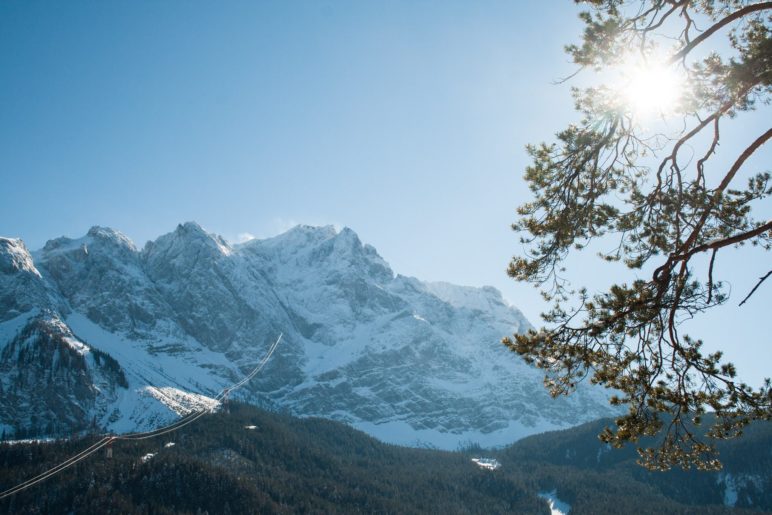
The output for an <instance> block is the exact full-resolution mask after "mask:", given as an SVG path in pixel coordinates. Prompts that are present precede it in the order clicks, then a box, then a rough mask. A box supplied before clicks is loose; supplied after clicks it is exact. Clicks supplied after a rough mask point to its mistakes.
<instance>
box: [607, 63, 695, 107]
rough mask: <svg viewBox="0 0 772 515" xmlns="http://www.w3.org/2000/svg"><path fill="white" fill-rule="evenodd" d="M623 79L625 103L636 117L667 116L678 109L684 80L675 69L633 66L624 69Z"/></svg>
mask: <svg viewBox="0 0 772 515" xmlns="http://www.w3.org/2000/svg"><path fill="white" fill-rule="evenodd" d="M623 76H624V84H623V87H622V88H621V90H622V91H621V93H622V96H623V100H624V103H625V105H626V106H627V108H628V109H629V110H630V112H631V113H632V114H634V115H635V116H637V117H639V118H644V117H656V116H667V115H668V114H670V113H672V112H673V111H674V110H675V108H676V107H677V106H678V104H679V101H680V99H681V94H682V91H683V86H684V80H683V77H681V76H680V75H679V74H678V73H676V71H675V70H674V69H673V68H672V67H667V66H663V65H656V64H651V63H649V64H642V63H636V64H630V65H626V66H625V67H624V69H623Z"/></svg>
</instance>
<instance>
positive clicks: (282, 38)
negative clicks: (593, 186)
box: [0, 0, 772, 383]
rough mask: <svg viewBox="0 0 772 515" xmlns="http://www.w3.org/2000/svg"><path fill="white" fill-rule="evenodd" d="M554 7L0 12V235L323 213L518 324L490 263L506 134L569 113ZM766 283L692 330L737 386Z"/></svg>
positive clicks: (191, 6) (515, 294)
mask: <svg viewBox="0 0 772 515" xmlns="http://www.w3.org/2000/svg"><path fill="white" fill-rule="evenodd" d="M576 13H577V9H576V7H575V6H574V5H573V2H570V1H567V0H566V1H549V2H545V1H543V0H541V1H517V2H512V1H480V2H467V1H463V2H452V1H448V0H442V1H430V0H415V1H404V2H399V1H388V2H386V1H351V2H344V1H334V2H333V1H330V2H325V1H323V0H319V1H309V2H300V1H275V2H268V1H265V2H258V1H249V2H221V3H212V2H174V1H166V2H124V1H121V2H117V1H116V2H93V1H82V2H47V3H43V2H21V1H7V2H3V3H0V70H2V72H0V73H2V77H1V78H0V174H1V175H0V177H1V178H2V184H3V186H2V199H3V201H2V203H0V234H2V235H5V236H14V237H21V238H23V239H24V240H25V241H26V242H27V244H28V246H29V247H31V248H33V249H35V248H39V247H41V246H42V245H43V244H44V243H45V241H46V240H47V239H50V238H53V237H57V236H60V235H67V236H72V237H77V236H80V235H82V234H84V233H85V232H86V231H87V230H88V228H89V227H90V226H92V225H97V224H98V225H107V226H111V227H114V228H116V229H119V230H121V231H122V232H124V233H126V234H127V235H128V236H129V237H131V238H132V239H133V240H134V241H135V242H136V243H137V244H138V245H140V246H141V245H143V244H144V242H145V241H147V240H148V239H154V238H156V237H157V236H158V235H160V234H163V233H166V232H169V231H171V230H173V229H174V227H175V226H176V224H177V223H179V222H182V221H187V220H195V221H197V222H199V223H200V224H201V225H202V226H204V227H205V228H206V229H208V230H210V231H212V232H216V233H218V234H221V235H223V236H225V237H226V238H228V239H230V240H236V239H238V238H239V237H240V235H243V234H252V235H255V236H258V237H265V236H271V235H274V234H277V233H279V232H281V231H283V230H285V229H287V228H289V227H290V226H292V225H293V224H295V223H307V224H314V225H319V224H336V225H340V226H344V225H345V226H349V227H351V228H353V229H354V230H355V231H357V232H358V233H359V235H360V237H361V238H362V239H363V240H364V241H366V242H368V243H371V244H372V245H374V246H375V247H376V248H377V249H378V250H379V252H380V253H381V254H382V255H383V256H384V257H385V258H386V259H387V260H388V261H389V262H390V263H391V265H392V267H393V268H394V270H395V271H396V272H399V273H403V274H405V275H413V276H416V277H419V278H421V279H426V280H447V281H450V282H455V283H459V284H469V285H478V286H479V285H484V284H490V285H493V286H496V287H498V288H499V289H501V290H502V291H503V292H504V294H505V297H507V298H508V299H509V300H510V301H511V302H512V303H513V304H515V305H517V306H518V307H520V308H521V309H522V310H523V311H524V312H525V314H526V316H528V318H529V319H530V320H531V321H532V322H534V323H537V322H538V314H539V312H541V311H542V310H543V309H544V308H545V306H544V304H543V303H542V301H541V299H540V297H539V296H538V294H537V292H536V291H535V290H534V289H533V288H531V287H529V286H526V285H518V284H516V283H514V282H512V281H511V280H510V279H508V278H507V277H506V275H505V272H504V270H505V268H506V265H507V262H508V260H509V258H510V257H511V255H512V254H513V253H516V252H518V251H519V250H520V246H519V244H518V243H517V237H516V235H515V234H514V233H512V231H511V230H510V229H509V224H510V223H511V222H512V221H513V220H514V217H515V208H516V206H517V205H519V204H521V203H522V202H523V201H525V200H526V199H527V198H528V193H527V188H526V186H525V184H524V182H523V181H522V172H523V169H524V167H525V165H526V164H527V162H528V160H527V157H526V156H525V152H524V150H523V147H524V145H525V144H526V143H529V142H537V141H540V140H545V139H550V137H551V135H552V134H553V133H554V132H556V131H557V130H559V129H561V128H562V127H563V126H564V125H565V124H566V123H567V122H568V121H570V120H572V119H574V117H575V115H574V113H573V111H572V105H573V102H572V100H571V98H570V95H569V93H568V85H562V86H556V85H553V84H552V82H553V81H554V80H555V79H557V78H560V77H562V76H565V75H567V74H568V73H570V72H571V71H573V69H572V67H571V65H570V64H569V63H568V61H567V57H566V56H565V55H564V54H563V52H562V48H563V45H564V44H566V43H570V42H573V41H576V40H577V38H578V35H579V34H580V33H581V30H582V27H581V25H580V23H579V21H578V20H577V19H576ZM767 155H768V154H767ZM764 259H766V261H767V262H768V261H769V260H768V258H764ZM762 261H763V259H761V258H759V261H758V262H759V263H762ZM733 263H736V262H731V261H730V262H729V264H728V265H727V269H733V268H737V267H736V266H732V265H733ZM761 268H763V263H762V264H761V265H760V266H759V267H758V268H754V269H752V270H751V269H749V272H748V274H746V275H744V276H742V277H740V278H738V279H737V281H738V284H737V290H738V291H746V290H747V289H748V288H750V287H751V286H752V283H753V279H754V278H755V277H756V276H757V275H760V272H763V271H764V270H761ZM608 275H609V274H608V272H607V269H605V268H604V267H603V266H602V265H600V266H599V268H598V269H597V270H593V269H592V268H591V267H587V268H584V266H582V271H581V273H578V274H577V279H579V280H580V281H581V282H583V283H585V284H589V283H593V282H597V281H599V280H605V279H606V278H607V277H608ZM771 289H772V288H766V289H765V290H764V291H762V292H761V293H760V294H758V295H757V297H756V298H754V303H753V305H752V306H749V307H748V308H747V309H746V308H745V307H744V308H742V310H740V311H741V313H740V314H739V315H738V314H737V311H738V310H737V309H736V303H733V304H732V306H731V310H725V312H726V314H723V315H721V316H719V317H712V320H711V321H710V322H709V324H708V325H706V326H705V327H708V328H709V331H708V332H709V333H710V334H711V335H713V336H715V335H718V336H719V339H720V340H721V341H724V342H727V341H729V340H730V339H731V340H732V342H734V341H735V340H739V341H742V342H748V343H743V344H742V345H737V346H736V349H735V350H734V351H730V352H728V355H729V356H730V357H731V358H733V359H734V360H735V361H736V362H737V364H738V365H739V368H740V371H741V372H746V371H747V372H746V376H747V377H748V378H749V379H750V380H751V382H753V383H757V382H759V381H760V379H761V377H762V376H763V375H764V374H765V373H766V371H765V370H764V365H765V364H768V362H769V351H768V350H767V349H766V347H767V345H766V344H767V343H768V340H769V337H768V335H767V331H766V330H765V329H763V328H759V327H758V324H757V323H754V318H755V320H758V319H760V318H762V317H763V315H764V311H765V310H764V309H763V307H764V306H766V307H767V308H768V306H769V305H770V301H771V300H772V295H770V293H769V292H770V290H771ZM722 309H723V308H722ZM743 310H744V311H743ZM743 317H745V318H743ZM737 326H742V328H741V329H738V328H737ZM719 346H723V347H729V346H730V345H729V344H721V345H719ZM760 352H761V353H762V355H763V356H764V357H765V359H764V360H761V362H762V363H761V364H759V360H758V355H759V353H760Z"/></svg>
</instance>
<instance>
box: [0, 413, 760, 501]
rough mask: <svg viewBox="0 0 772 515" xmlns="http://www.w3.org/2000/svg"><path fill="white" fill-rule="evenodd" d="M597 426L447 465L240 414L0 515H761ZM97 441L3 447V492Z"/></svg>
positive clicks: (60, 482) (752, 455) (345, 435)
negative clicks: (602, 435)
mask: <svg viewBox="0 0 772 515" xmlns="http://www.w3.org/2000/svg"><path fill="white" fill-rule="evenodd" d="M598 425H600V424H588V425H585V426H582V427H580V428H576V429H574V430H568V431H562V432H557V433H548V434H545V435H539V436H535V437H532V438H528V439H526V440H524V441H522V442H520V443H518V444H515V445H513V446H511V447H509V448H507V449H503V450H500V451H495V452H485V451H480V450H479V449H466V450H463V451H459V452H446V451H437V450H431V449H411V448H404V447H397V446H392V445H386V444H382V443H380V442H378V441H377V440H374V439H373V438H371V437H369V436H367V435H365V434H363V433H361V432H359V431H356V430H353V429H350V428H349V427H347V426H345V425H342V424H339V423H336V422H332V421H327V420H320V419H297V418H293V417H289V416H286V415H279V414H275V413H269V412H266V411H261V410H259V409H257V408H254V407H251V406H246V405H239V404H235V405H232V406H231V407H230V412H229V413H217V414H213V415H208V416H206V417H204V418H202V419H200V420H198V421H196V422H195V423H194V424H191V425H189V426H187V427H185V428H183V429H181V430H179V431H178V432H175V433H171V434H169V435H165V436H163V437H160V438H157V439H150V440H144V441H136V442H125V441H124V442H121V441H116V442H115V444H114V446H113V457H112V458H110V459H108V458H107V457H106V454H105V453H103V452H100V453H98V454H95V455H94V456H91V457H90V458H88V459H87V460H84V461H83V462H80V463H78V464H77V465H75V466H73V467H72V468H70V469H68V470H66V471H65V472H63V473H61V474H58V475H56V476H54V477H52V478H51V479H49V480H48V481H46V482H44V483H41V484H39V485H37V486H34V487H32V488H30V489H27V490H25V491H23V492H20V493H18V494H16V495H14V496H11V497H9V498H7V499H4V500H2V501H0V513H69V512H77V513H79V514H86V513H93V514H97V513H99V514H104V513H204V512H209V513H212V514H213V513H257V512H260V513H357V512H359V513H443V512H444V513H534V514H537V513H543V514H548V513H549V508H548V505H547V502H546V501H545V500H544V499H543V498H541V497H539V495H538V494H539V493H544V492H550V491H555V492H556V495H557V497H559V498H560V499H561V500H562V501H565V502H567V503H568V504H570V505H571V513H572V514H581V513H697V512H699V513H745V512H747V513H759V511H755V510H751V509H748V510H745V509H742V508H735V509H730V508H727V507H724V506H723V502H724V500H725V497H724V494H725V491H726V489H725V485H724V484H722V483H721V482H720V481H717V479H716V478H717V476H716V475H713V474H705V473H693V474H684V473H675V472H673V473H667V474H654V473H649V472H646V471H644V470H643V469H640V468H639V467H637V466H636V465H634V463H633V460H634V456H633V454H632V453H631V452H628V451H627V450H623V451H614V452H606V451H603V450H601V451H600V452H599V451H598V449H602V448H601V447H600V444H599V443H598V441H597V438H596V436H595V435H596V434H597V430H598ZM748 436H749V438H746V439H744V440H743V441H742V443H741V444H739V443H733V444H731V445H730V446H727V447H725V448H724V449H723V450H724V455H723V457H724V459H725V463H726V464H727V469H728V470H730V471H732V473H734V474H735V479H736V482H741V481H740V480H739V479H737V478H740V479H741V478H742V477H746V478H748V477H752V478H756V479H751V480H748V481H746V482H750V483H753V481H761V482H762V483H763V484H761V485H760V486H761V487H762V488H761V490H760V491H761V493H762V495H760V496H753V495H751V500H752V501H753V503H754V505H756V506H759V505H760V506H762V507H764V508H766V509H767V510H769V509H770V508H772V503H770V502H769V499H768V497H765V496H764V495H763V492H764V491H768V490H769V488H768V482H769V477H768V476H769V472H768V471H769V470H770V466H769V459H770V458H769V448H770V442H772V432H771V431H770V429H769V427H768V426H764V427H761V426H758V427H755V428H753V429H752V432H751V434H749V435H748ZM92 441H94V438H86V439H78V440H72V441H62V442H55V443H35V444H20V443H16V444H4V445H0V490H3V491H4V490H6V489H7V488H10V487H12V486H14V485H16V484H18V483H19V482H21V481H23V480H25V479H27V478H29V477H32V476H34V475H36V474H39V473H40V472H43V471H44V470H46V469H48V468H49V467H51V466H53V465H55V464H57V463H59V462H61V461H63V460H65V459H67V458H68V457H70V456H71V455H73V454H75V453H77V452H79V451H81V450H82V449H84V448H86V447H87V446H88V445H89V443H91V442H92ZM171 443H174V445H170V444H171ZM151 454H152V456H151ZM478 456H486V457H494V458H497V459H498V460H499V461H500V462H501V464H502V466H501V467H500V468H498V469H497V470H484V469H482V468H479V467H478V466H477V465H475V464H474V463H473V462H472V461H471V458H472V457H478ZM731 467H735V468H731ZM742 467H746V468H745V469H743V468H742ZM743 471H744V472H743ZM743 473H744V474H745V476H742V475H740V474H743ZM733 484H734V483H733ZM738 484H739V483H738ZM735 486H737V485H735ZM735 490H737V492H736V493H737V498H736V499H735V501H736V503H737V505H738V506H742V505H744V504H747V499H746V497H747V495H748V492H749V490H748V489H747V488H746V489H743V488H735Z"/></svg>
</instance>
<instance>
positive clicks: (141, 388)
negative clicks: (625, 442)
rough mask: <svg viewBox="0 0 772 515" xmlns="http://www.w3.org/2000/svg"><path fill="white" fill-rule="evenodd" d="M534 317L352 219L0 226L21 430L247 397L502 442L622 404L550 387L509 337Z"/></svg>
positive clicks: (111, 422)
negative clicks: (563, 394) (50, 228)
mask: <svg viewBox="0 0 772 515" xmlns="http://www.w3.org/2000/svg"><path fill="white" fill-rule="evenodd" d="M528 327H529V324H528V322H527V321H526V320H525V318H524V317H523V315H522V314H521V313H520V311H518V310H517V309H516V308H514V307H512V306H510V305H509V304H508V303H507V302H506V301H504V299H503V298H502V297H501V294H500V293H499V292H498V291H497V290H495V289H494V288H491V287H484V288H471V287H463V286H454V285H451V284H447V283H425V282H422V281H420V280H418V279H415V278H410V277H404V276H401V275H395V274H394V273H393V272H392V270H391V268H390V267H389V265H388V264H387V263H386V262H385V261H384V260H383V258H381V256H379V255H378V253H377V251H376V250H375V249H374V248H373V247H371V246H370V245H363V244H362V242H361V241H360V240H359V238H358V236H357V235H356V234H355V233H354V232H353V231H352V230H350V229H347V228H346V229H343V230H341V231H336V230H335V229H334V228H333V227H309V226H298V227H295V228H294V229H292V230H290V231H288V232H286V233H284V234H282V235H280V236H277V237H274V238H270V239H265V240H252V241H249V242H247V243H245V244H241V245H235V246H232V245H230V244H228V242H226V241H225V240H223V239H222V238H220V237H219V236H216V235H213V234H209V233H207V232H206V231H204V230H203V229H202V228H201V227H200V226H199V225H197V224H195V223H192V222H189V223H185V224H181V225H179V226H178V227H177V229H176V230H175V231H173V232H172V233H169V234H166V235H164V236H161V237H159V238H158V239H156V240H155V241H152V242H148V243H147V244H146V245H145V247H144V248H143V249H142V250H139V249H137V248H136V247H135V246H134V244H133V243H132V242H131V241H130V240H129V239H128V238H127V237H126V236H124V235H122V234H121V233H119V232H117V231H115V230H112V229H108V228H102V227H94V228H92V229H91V230H90V231H89V232H88V234H87V235H86V236H84V237H82V238H79V239H70V238H57V239H55V240H51V241H49V242H48V243H46V245H45V246H44V247H43V248H42V249H41V250H39V251H36V252H33V253H30V252H29V251H28V250H27V249H26V247H25V246H24V244H23V243H22V242H21V241H20V240H14V239H7V238H0V425H1V427H2V429H3V430H4V431H6V432H13V433H16V434H22V433H24V434H51V433H62V432H68V431H79V430H85V429H88V428H89V427H92V428H100V429H101V428H106V429H108V430H112V431H131V430H137V429H147V428H150V427H154V426H156V425H159V424H162V423H164V422H166V421H169V420H172V419H173V418H174V417H176V416H178V415H180V414H184V413H187V412H189V411H190V410H193V409H199V408H201V407H204V406H209V407H211V406H213V405H214V404H215V403H216V401H214V399H213V397H215V396H216V395H217V393H218V392H219V391H220V390H221V389H222V388H224V387H226V386H228V385H230V384H232V383H233V382H235V381H236V380H238V379H239V378H240V377H242V376H243V375H244V374H245V373H246V372H247V371H248V370H250V369H251V368H252V367H253V366H254V364H255V363H256V362H258V361H259V360H260V359H261V357H262V356H263V355H264V353H265V352H266V350H267V349H268V347H269V346H270V345H271V343H272V342H273V341H274V340H275V339H276V338H277V336H278V335H279V334H280V333H283V334H284V339H283V341H282V344H281V345H280V346H279V348H278V350H277V352H276V354H274V356H273V357H272V358H271V361H270V362H269V363H268V365H267V366H266V367H265V369H264V370H263V372H262V373H261V374H260V375H259V376H257V377H256V378H255V379H253V380H252V381H251V382H250V383H249V384H247V385H246V386H245V387H244V388H243V389H241V390H239V391H237V392H235V393H234V395H236V396H238V397H240V398H242V399H244V400H247V401H249V402H252V403H255V404H259V405H262V406H268V407H272V408H275V409H281V410H288V411H290V412H292V413H294V414H297V415H303V416H321V417H328V418H333V419H336V420H341V421H344V422H347V423H349V424H351V425H353V426H355V427H357V428H360V429H363V430H365V431H367V432H369V433H371V434H373V435H375V436H377V437H379V438H381V439H382V440H385V441H388V442H393V443H401V444H415V445H431V446H436V447H440V448H455V447H457V446H459V445H463V444H470V443H479V444H481V445H483V446H486V445H500V444H504V443H508V442H512V441H514V440H516V439H518V438H520V437H523V436H525V435H528V434H533V433H537V432H541V431H544V430H547V429H554V428H563V427H567V426H571V425H575V424H579V423H581V422H585V421H588V420H592V419H596V418H598V417H601V416H607V415H609V414H610V413H611V411H610V408H609V407H608V404H607V402H606V393H605V392H604V391H603V390H602V389H599V388H596V387H590V386H587V387H583V388H580V389H579V391H578V392H577V393H576V394H575V395H572V396H571V397H568V398H560V399H551V398H550V397H549V395H548V394H547V392H546V390H545V389H544V387H543V386H542V375H541V373H540V372H539V371H538V370H535V369H533V368H531V367H529V366H528V365H526V364H525V363H524V362H522V360H520V359H519V358H518V357H517V356H515V355H514V354H512V353H511V352H509V351H507V350H506V349H505V348H504V347H503V346H502V345H501V344H500V343H499V342H500V339H501V337H502V336H505V335H509V334H511V333H513V332H518V331H524V330H526V329H527V328H528Z"/></svg>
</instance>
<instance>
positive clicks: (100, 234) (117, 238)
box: [86, 225, 137, 251]
mask: <svg viewBox="0 0 772 515" xmlns="http://www.w3.org/2000/svg"><path fill="white" fill-rule="evenodd" d="M86 236H87V237H90V238H92V239H94V240H100V241H103V242H106V243H114V244H117V245H119V246H121V247H127V248H129V249H131V250H132V251H136V250H137V247H136V246H135V245H134V242H133V241H131V239H129V237H128V236H126V235H125V234H123V233H122V232H120V231H116V230H115V229H112V228H110V227H100V226H99V225H95V226H93V227H92V228H91V229H89V230H88V233H86Z"/></svg>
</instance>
